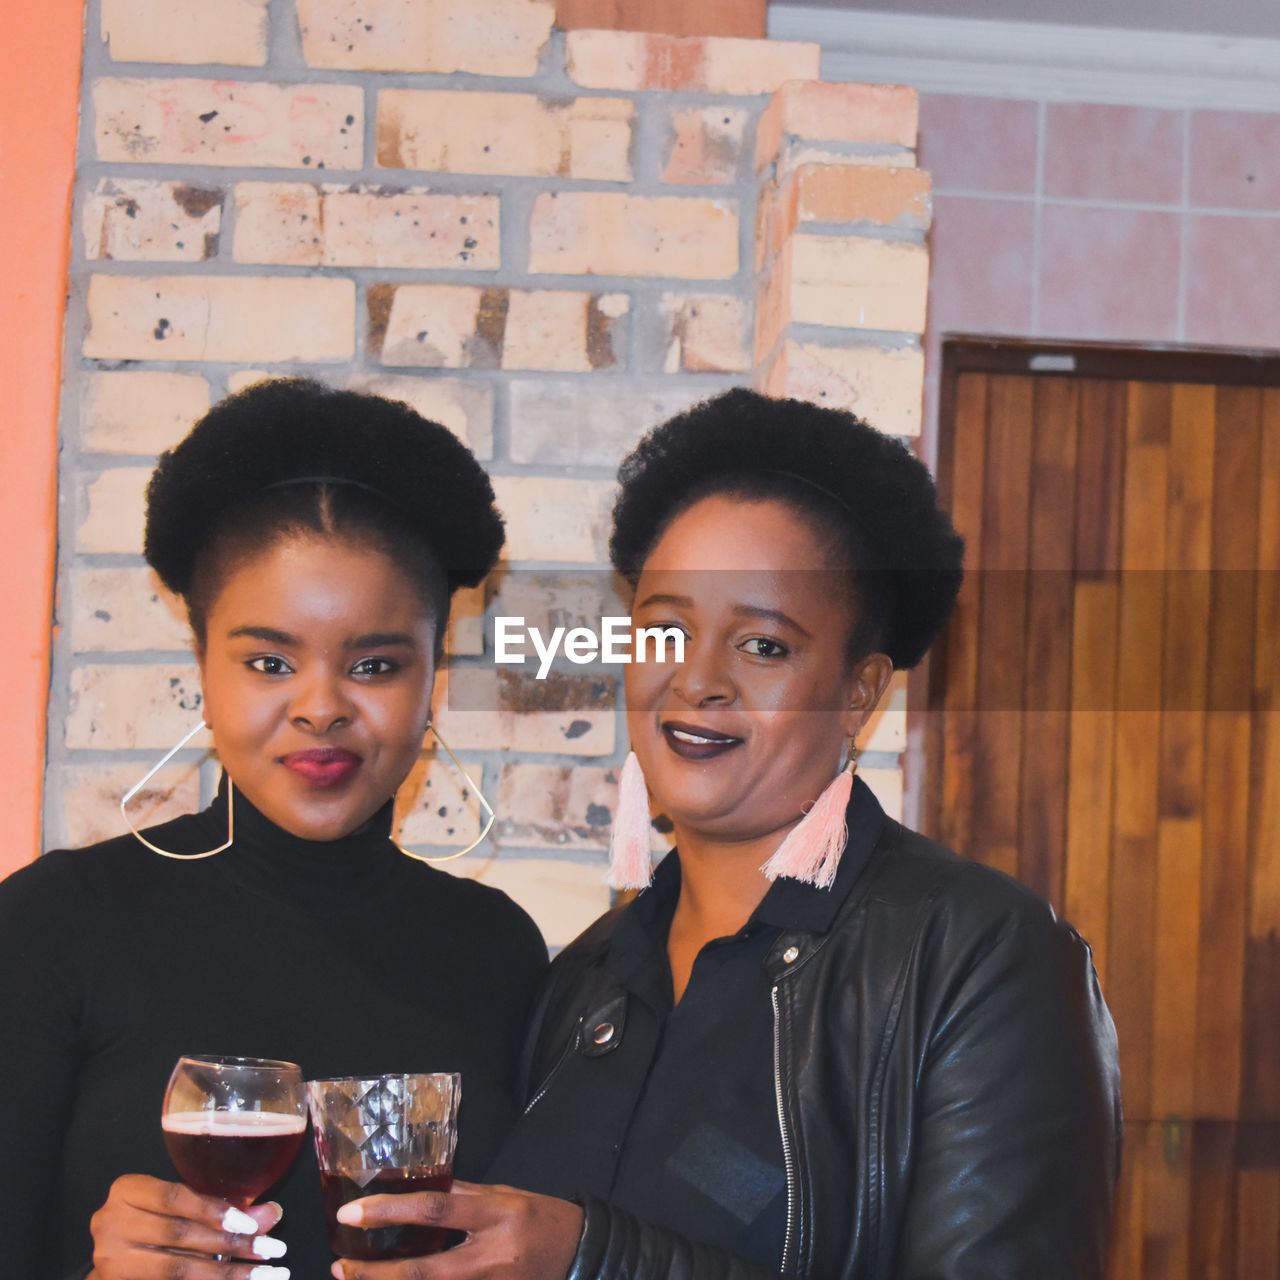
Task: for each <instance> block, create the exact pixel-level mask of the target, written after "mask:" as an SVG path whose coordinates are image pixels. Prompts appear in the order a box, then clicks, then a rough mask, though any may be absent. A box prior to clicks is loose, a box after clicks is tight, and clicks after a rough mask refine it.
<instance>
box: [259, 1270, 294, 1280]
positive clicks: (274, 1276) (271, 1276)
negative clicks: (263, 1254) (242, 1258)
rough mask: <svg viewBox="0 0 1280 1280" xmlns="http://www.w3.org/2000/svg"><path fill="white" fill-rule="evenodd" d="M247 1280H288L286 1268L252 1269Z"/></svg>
mask: <svg viewBox="0 0 1280 1280" xmlns="http://www.w3.org/2000/svg"><path fill="white" fill-rule="evenodd" d="M249 1280H289V1268H288V1267H254V1269H253V1270H252V1271H250V1272H249Z"/></svg>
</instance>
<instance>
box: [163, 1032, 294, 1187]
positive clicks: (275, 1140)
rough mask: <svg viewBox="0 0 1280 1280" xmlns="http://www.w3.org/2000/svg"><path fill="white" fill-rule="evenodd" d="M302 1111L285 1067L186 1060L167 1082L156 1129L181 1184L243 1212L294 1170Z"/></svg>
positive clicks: (254, 1061) (289, 1067)
mask: <svg viewBox="0 0 1280 1280" xmlns="http://www.w3.org/2000/svg"><path fill="white" fill-rule="evenodd" d="M306 1105H307V1104H306V1093H305V1090H304V1089H303V1084H302V1072H301V1071H300V1070H299V1068H298V1067H297V1065H296V1064H294V1063H292V1062H276V1061H273V1060H271V1059H267V1058H221V1057H212V1056H203V1057H197V1056H195V1055H190V1056H184V1057H182V1058H179V1059H178V1064H177V1066H175V1067H174V1069H173V1074H172V1075H171V1076H170V1077H169V1087H168V1089H166V1090H165V1095H164V1106H163V1109H162V1112H161V1119H160V1124H161V1128H162V1129H163V1131H164V1142H165V1146H166V1147H167V1148H168V1150H169V1158H170V1159H171V1160H172V1161H173V1164H174V1168H176V1169H177V1171H178V1176H179V1177H180V1178H181V1179H182V1180H183V1182H185V1183H186V1184H187V1185H188V1186H189V1187H191V1188H193V1189H194V1190H196V1191H200V1192H203V1193H204V1194H205V1195H213V1196H220V1197H221V1198H222V1199H224V1200H229V1201H230V1202H231V1203H232V1204H234V1205H236V1206H237V1207H238V1208H241V1209H245V1208H248V1206H249V1205H251V1204H252V1203H253V1202H254V1201H255V1200H256V1199H257V1198H258V1197H259V1196H260V1195H261V1194H262V1193H263V1192H264V1191H265V1190H266V1189H267V1188H268V1187H269V1186H271V1185H272V1183H274V1182H276V1181H278V1180H279V1178H280V1177H281V1176H282V1175H283V1173H284V1172H285V1170H286V1169H288V1167H289V1166H290V1165H291V1164H292V1163H293V1160H294V1157H295V1156H296V1155H297V1154H298V1149H299V1148H300V1147H301V1146H302V1137H303V1133H304V1132H305V1130H306V1126H307V1111H306Z"/></svg>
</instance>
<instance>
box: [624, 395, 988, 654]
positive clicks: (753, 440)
mask: <svg viewBox="0 0 1280 1280" xmlns="http://www.w3.org/2000/svg"><path fill="white" fill-rule="evenodd" d="M618 480H619V483H620V485H621V489H620V492H619V494H618V497H617V500H616V502H615V504H614V508H613V534H612V537H611V538H610V540H609V554H610V558H611V560H612V562H613V565H614V568H615V569H617V570H618V572H619V573H621V574H622V575H623V577H625V578H626V579H627V580H628V581H630V582H631V583H632V585H634V584H635V582H636V580H637V578H638V577H639V576H640V571H641V569H642V568H643V566H644V562H645V560H646V559H647V557H648V555H649V553H650V552H651V551H652V550H653V548H654V546H655V545H656V543H657V541H658V539H659V538H660V537H661V536H662V534H663V533H664V532H665V530H666V528H667V527H668V525H670V523H671V522H672V520H673V519H674V518H675V517H676V516H678V515H680V514H681V513H682V512H684V511H685V510H687V509H688V508H689V507H690V506H692V505H693V503H695V502H697V501H698V500H699V499H701V498H704V497H708V496H710V495H712V494H717V493H720V494H727V495H730V496H737V497H742V498H744V499H746V500H759V499H766V498H777V499H779V500H781V501H784V502H786V503H787V504H788V505H789V506H791V507H792V508H793V509H795V510H797V511H798V512H799V513H800V514H802V515H804V516H807V517H808V518H809V519H810V520H811V521H812V522H813V524H814V526H815V528H816V530H817V531H818V532H820V533H822V534H823V535H824V537H829V536H834V537H835V538H836V539H837V542H838V545H840V547H841V548H842V549H843V552H844V555H845V557H846V558H847V559H848V561H849V563H850V564H851V565H852V566H853V569H854V574H855V578H856V581H857V588H858V590H859V595H860V598H861V601H862V612H863V623H862V624H861V625H860V626H859V627H858V628H857V632H856V634H855V637H854V641H853V647H854V648H855V649H861V650H862V651H867V650H868V649H869V648H877V649H879V650H881V651H882V652H884V653H885V654H887V655H888V657H889V658H890V660H891V661H892V662H893V665H894V666H895V667H898V668H905V667H913V666H915V665H916V663H918V662H919V661H920V659H921V658H922V657H924V655H925V652H926V650H927V649H928V648H929V645H930V644H931V643H932V642H933V640H934V637H935V636H936V635H937V634H938V632H939V631H941V629H942V627H943V625H944V624H945V622H946V620H947V618H948V616H949V615H950V613H951V609H952V607H953V605H954V604H955V599H956V595H957V593H958V592H959V590H960V582H961V579H962V577H963V570H962V569H961V563H962V561H963V558H964V541H963V539H962V538H961V537H960V535H959V534H958V533H956V531H955V528H954V527H953V526H952V524H951V521H950V519H949V518H948V516H947V515H946V513H945V512H944V511H942V510H941V508H940V507H939V506H938V495H937V490H936V489H935V487H934V483H933V478H932V477H931V476H930V475H929V471H928V469H927V468H926V467H925V465H924V464H923V463H922V462H920V461H919V459H917V458H915V457H914V456H913V455H912V454H911V453H910V452H909V451H908V450H907V449H906V448H905V447H904V446H903V445H902V444H901V443H900V442H899V441H897V440H895V439H894V438H893V437H891V436H887V435H884V434H883V433H882V432H879V431H877V430H876V429H875V428H874V427H871V426H869V425H868V424H867V423H865V422H863V421H862V420H861V419H859V418H856V417H854V416H853V414H851V413H846V412H844V411H843V410H840V409H831V408H824V407H822V406H819V405H815V404H810V403H809V402H807V401H803V400H776V399H771V398H769V397H768V396H763V395H760V394H758V393H757V392H754V391H748V390H745V389H744V388H735V389H734V390H731V391H727V392H725V393H724V394H722V395H719V396H716V397H714V398H713V399H710V400H706V401H703V402H702V403H701V404H698V405H695V406H694V407H693V408H691V409H689V410H687V411H686V412H684V413H681V414H678V415H676V417H674V418H672V419H670V420H669V421H668V422H665V423H663V424H662V425H661V426H658V427H655V428H654V429H653V430H652V431H650V432H649V433H648V435H646V436H645V437H644V439H642V440H641V441H640V443H639V444H638V445H637V446H636V447H635V449H634V450H632V452H631V453H630V454H629V455H628V456H627V457H626V458H625V459H624V460H623V462H622V465H621V467H620V468H619V469H618ZM796 567H797V568H811V567H812V566H807V565H806V566H800V565H797V566H796Z"/></svg>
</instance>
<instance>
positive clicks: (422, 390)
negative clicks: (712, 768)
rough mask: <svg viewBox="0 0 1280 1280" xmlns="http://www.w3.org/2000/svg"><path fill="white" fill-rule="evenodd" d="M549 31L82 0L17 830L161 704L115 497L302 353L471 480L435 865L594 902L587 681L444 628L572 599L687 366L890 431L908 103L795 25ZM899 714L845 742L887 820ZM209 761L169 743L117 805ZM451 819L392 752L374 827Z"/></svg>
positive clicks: (51, 813) (376, 6) (136, 764)
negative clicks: (54, 460)
mask: <svg viewBox="0 0 1280 1280" xmlns="http://www.w3.org/2000/svg"><path fill="white" fill-rule="evenodd" d="M552 17H553V5H552V4H551V3H549V2H548V0H436V2H435V3H422V4H417V5H412V6H408V5H405V4H403V3H402V0H361V3H358V4H357V3H355V0H90V4H89V7H88V27H87V36H86V40H87V45H86V56H85V85H84V94H83V105H84V120H83V124H82V133H81V139H82V142H81V157H80V163H79V170H78V181H77V193H76V214H75V243H74V246H73V261H72V269H71V304H70V308H69V313H68V350H69V353H70V358H69V360H68V384H67V389H66V394H65V396H64V404H65V411H64V415H63V416H64V440H63V454H62V482H61V492H62V512H61V538H60V545H61V561H60V568H59V619H60V623H61V626H60V629H59V632H58V635H57V638H56V641H55V653H54V678H53V698H52V708H51V710H52V715H51V725H50V751H49V768H48V792H47V804H46V835H47V839H46V844H56V843H76V842H83V841H87V840H91V839H95V838H98V837H100V836H102V835H104V834H108V833H113V832H115V831H117V830H119V816H118V813H117V812H116V809H115V804H116V802H117V800H118V797H119V795H120V794H121V793H122V791H123V790H124V789H125V788H126V787H127V786H128V785H129V784H130V783H132V782H133V781H134V780H135V779H136V778H137V777H138V776H139V775H140V774H141V773H142V772H143V771H144V769H145V768H146V767H147V765H148V764H149V762H151V761H152V760H154V758H155V757H156V756H157V755H158V754H159V753H160V752H161V751H163V750H164V749H167V748H168V747H169V746H171V745H172V744H173V743H174V742H176V741H177V740H178V739H179V738H180V737H181V736H182V734H183V733H185V732H186V731H187V729H188V728H189V727H191V725H193V724H194V723H195V721H196V717H197V716H198V714H199V706H200V693H199V687H198V682H197V680H196V676H195V670H194V665H193V663H192V661H191V658H190V655H189V654H188V653H187V652H186V648H185V634H184V628H183V625H182V622H181V619H180V615H179V612H178V610H177V608H176V607H175V605H174V602H172V601H170V600H168V599H166V598H164V597H163V595H162V594H161V593H160V591H159V590H158V588H157V586H156V584H155V582H154V580H153V579H152V578H151V576H150V574H149V572H148V570H147V569H146V567H145V565H144V564H143V561H142V559H141V556H140V554H139V547H140V531H141V512H142V503H141V495H142V489H143V485H144V483H145V480H146V477H147V474H148V472H149V469H150V467H151V465H152V463H153V461H154V458H155V455H156V454H157V453H158V452H159V451H160V450H162V449H163V448H165V447H167V446H168V445H169V444H171V443H173V442H174V441H176V440H177V439H178V438H180V437H181V435H182V434H183V433H184V432H185V430H186V429H187V427H188V426H189V424H190V422H191V420H192V419H193V418H194V417H195V416H197V415H198V414H199V413H200V412H201V411H202V410H203V409H204V408H205V407H206V406H207V405H208V404H209V403H210V402H211V401H212V400H215V399H217V398H218V397H220V396H222V395H223V394H225V393H226V392H227V391H229V390H234V389H236V388H238V387H240V386H243V385H246V384H247V383H248V382H249V381H252V380H253V379H256V378H260V377H263V376H275V375H280V374H290V373H307V374H311V375H315V376H319V377H321V378H324V379H326V380H328V381H331V382H333V383H336V384H339V385H347V386H355V387H360V388H368V389H373V390H378V391H382V392H385V393H386V394H390V395H393V396H397V397H400V398H403V399H405V400H408V401H410V402H411V403H413V404H414V405H415V406H416V407H418V408H419V409H420V410H421V411H422V412H424V413H425V414H427V415H428V416H431V417H434V418H437V419H438V420H440V421H442V422H444V423H445V424H446V425H447V426H449V427H450V428H451V429H453V430H454V431H456V432H457V433H458V434H459V435H460V436H461V437H462V438H463V439H465V440H466V441H467V442H468V444H470V446H471V447H472V448H473V449H474V450H475V451H476V453H477V455H478V456H479V457H480V458H481V459H482V460H483V461H484V462H485V464H486V466H488V467H489V468H490V470H491V471H492V473H493V475H494V477H495V484H496V487H497V490H498V494H499V501H500V503H501V505H502V507H503V509H504V511H505V513H506V515H507V518H508V526H509V530H510V540H509V545H508V548H507V553H506V554H507V563H506V566H505V568H504V570H503V571H501V572H500V573H499V574H498V575H496V577H495V579H494V581H493V582H492V583H491V584H490V585H489V589H488V593H487V594H486V593H485V592H484V591H480V592H474V593H470V595H469V596H468V597H467V598H466V599H464V600H462V601H461V602H460V607H459V610H458V616H457V617H456V618H455V621H454V625H453V628H452V631H451V636H450V645H449V649H450V662H449V669H448V671H447V673H446V679H445V680H444V681H443V682H442V684H444V685H447V692H442V698H441V703H442V710H441V712H440V715H439V719H440V722H441V725H442V728H443V730H444V732H445V733H446V735H447V736H448V738H449V740H450V743H451V745H453V746H454V748H455V750H457V751H458V752H459V754H460V755H461V756H462V757H463V759H464V760H465V761H466V763H467V765H468V767H469V768H471V769H472V770H473V772H474V773H476V774H478V775H483V779H484V782H483V785H484V788H485V790H486V793H487V794H489V795H490V797H491V798H492V799H493V800H494V802H495V804H496V806H497V808H498V811H499V821H498V824H497V826H496V827H495V829H494V836H493V839H492V842H491V846H492V847H491V848H490V850H489V851H488V852H487V853H478V854H476V855H473V856H472V858H471V859H468V860H467V861H466V862H464V863H462V864H456V866H455V868H454V869H459V870H460V873H462V874H472V875H478V876H480V877H482V878H484V879H485V880H487V881H489V882H492V883H496V884H498V885H500V886H502V887H504V888H506V889H508V890H509V891H511V892H512V893H513V894H515V895H516V896H517V897H518V898H520V900H522V901H523V902H525V903H526V905H528V906H529V907H530V908H531V909H532V910H533V911H534V913H535V915H536V916H537V917H538V919H539V921H540V923H541V924H542V925H543V928H544V930H545V931H546V933H547V935H548V937H549V938H550V940H552V941H553V942H556V943H559V942H563V941H565V940H567V938H569V937H570V936H572V934H573V933H574V932H575V931H576V930H577V929H578V928H580V927H581V926H582V925H583V924H585V923H586V922H587V921H588V920H589V919H591V918H592V917H594V915H595V914H596V913H598V911H600V910H601V909H603V908H604V907H605V906H606V905H607V892H606V890H605V889H604V888H603V885H602V880H601V870H602V868H603V862H604V849H605V848H606V846H607V837H608V823H609V819H610V814H611V811H612V808H613V803H614V798H615V787H614V774H613V770H614V768H615V766H616V765H617V764H618V763H619V762H620V761H621V759H622V756H623V754H624V751H625V730H624V726H623V720H622V715H621V709H620V705H619V704H620V682H619V681H618V679H617V671H618V668H616V667H615V668H605V667H597V668H572V669H570V670H568V671H565V672H558V673H557V674H556V675H555V676H554V677H553V678H552V679H549V680H547V681H545V682H538V681H536V680H534V679H533V678H532V677H533V673H532V670H531V669H530V668H527V667H526V668H523V669H516V668H506V669H503V670H502V671H499V670H498V669H496V668H495V667H494V666H493V664H492V654H491V652H489V651H488V645H487V642H486V628H485V625H484V623H483V619H482V615H483V614H484V611H485V610H486V609H487V610H488V613H489V614H490V615H491V614H492V613H493V612H494V611H495V609H496V611H498V612H503V611H507V612H512V611H514V612H524V613H527V614H528V615H529V617H530V619H531V621H534V622H535V623H536V622H537V621H538V620H539V619H540V618H541V619H544V620H545V619H547V618H549V617H554V618H555V619H556V620H557V621H564V620H566V619H577V618H581V619H583V620H585V621H588V622H595V621H597V620H598V618H599V616H600V614H601V613H603V612H608V611H609V608H610V607H613V606H609V603H608V602H609V601H610V599H611V598H612V584H611V582H610V579H609V577H608V575H607V573H606V572H605V571H604V569H603V567H602V566H603V565H604V542H605V538H606V532H607V514H608V509H609V505H610V495H611V491H612V476H613V471H614V468H615V467H616V464H617V462H618V460H619V458H620V457H621V456H622V455H623V453H624V452H626V451H627V449H628V448H629V447H630V446H631V445H632V444H633V443H634V442H635V440H636V439H637V437H638V436H639V434H640V433H641V432H642V431H643V430H644V429H646V428H647V427H649V426H651V425H652V424H654V423H655V422H657V421H659V420H661V419H662V418H663V417H666V416H668V415H669V414H671V413H673V412H675V411H677V410H679V409H681V408H683V407H684V406H686V405H688V404H690V403H692V402H693V401H695V400H697V399H700V398H702V397H704V396H706V395H709V394H713V393H714V392H716V391H718V390H721V389H722V388H724V387H726V386H729V385H733V384H737V383H751V384H753V385H756V386H759V387H761V388H763V389H767V390H769V391H772V392H775V393H779V394H781V393H788V394H793V395H799V396H804V397H808V398H811V399H814V400H819V401H821V402H823V403H828V404H839V405H845V406H848V407H851V408H853V409H855V410H856V411H858V412H860V413H862V414H863V415H864V416H866V417H868V418H869V419H870V420H872V421H873V422H876V423H877V424H879V425H881V426H883V427H884V428H885V429H887V430H890V431H893V432H895V433H898V434H901V435H903V436H908V437H911V436H915V435H916V434H917V433H918V432H919V430H920V416H921V388H922V379H923V366H922V356H921V345H920V335H921V334H922V333H923V330H924V323H925V287H926V272H927V255H926V250H925V245H924V239H925V232H926V230H927V228H928V224H929V209H930V194H929V181H928V178H927V176H926V175H925V174H923V173H922V172H920V171H919V170H918V169H917V168H916V167H915V151H914V148H915V137H916V102H915V96H914V94H913V93H912V92H911V91H909V90H906V89H899V88H890V87H882V86H879V87H870V86H859V85H848V84H840V85H830V84H822V83H820V82H818V81H817V79H816V76H817V71H818V50H817V47H816V46H813V45H804V44H791V43H785V42H779V41H768V40H747V39H731V38H675V37H669V36H647V35H638V34H632V33H623V32H609V31H574V32H570V33H562V32H559V31H556V30H554V29H553V26H552ZM495 592H497V593H498V599H497V601H496V602H495V600H494V598H493V597H494V593H495ZM513 602H514V603H513ZM616 605H617V602H616V600H615V601H614V606H616ZM614 611H619V610H618V609H617V608H616V607H614ZM621 611H624V612H625V607H623V608H622V609H621ZM513 672H514V674H513ZM902 699H903V694H902V692H901V690H899V691H897V692H896V693H895V697H894V700H893V703H892V705H891V706H890V707H889V708H888V709H887V710H886V713H885V714H884V715H883V716H882V717H881V718H880V720H879V723H878V724H877V726H876V728H875V732H874V734H873V735H872V737H871V740H870V741H869V742H868V743H867V746H868V747H869V754H868V756H867V757H866V758H865V768H866V774H867V776H868V778H869V779H870V780H871V781H872V782H873V784H874V785H875V786H876V787H877V789H878V790H879V791H880V792H881V794H882V796H883V797H884V798H885V800H886V803H887V804H888V805H889V807H890V808H891V810H897V809H898V808H899V807H900V804H901V780H900V779H901V774H900V769H899V765H900V753H901V751H902V750H903V748H904V745H905V725H904V712H903V709H902ZM215 782H216V762H214V761H213V760H212V759H210V758H209V757H208V756H207V754H205V753H203V752H202V751H201V750H200V749H199V746H198V743H197V745H196V746H194V747H193V748H192V749H191V750H190V751H189V752H188V753H186V759H185V761H184V760H182V758H179V761H178V762H175V763H174V764H173V765H172V766H170V767H169V768H168V769H167V771H166V773H165V774H162V775H161V776H160V777H159V778H158V779H157V781H156V784H155V785H154V787H153V788H152V789H151V791H150V792H149V794H147V795H144V796H143V797H140V798H139V800H138V801H137V806H138V809H137V817H138V818H139V820H142V821H155V820H158V819H161V818H163V817H165V816H168V815H170V814H172V813H174V812H176V811H181V810H183V809H187V808H190V807H192V806H194V805H195V804H197V803H198V802H199V801H200V799H201V798H203V797H207V796H208V795H209V794H210V792H211V790H212V787H213V786H214V785H215ZM474 824H475V815H474V810H473V808H472V807H471V805H470V804H469V803H468V798H467V797H466V796H465V795H464V794H463V792H462V790H461V789H460V788H459V786H458V783H457V780H456V778H455V777H453V775H452V774H451V772H450V770H449V769H448V767H447V763H443V762H441V761H438V760H436V759H435V758H434V757H431V756H425V757H424V759H423V762H422V765H421V766H420V768H419V770H418V771H417V773H416V774H415V775H414V778H413V780H412V782H411V784H410V785H409V786H408V787H407V788H406V790H405V794H404V795H403V796H402V804H401V827H400V834H401V839H402V840H404V841H405V842H406V843H409V844H412V845H413V846H415V847H421V848H422V849H423V850H425V851H445V850H447V848H448V847H449V846H450V845H456V844H458V843H462V842H464V841H465V840H468V839H470V836H471V832H472V831H473V830H474Z"/></svg>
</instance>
